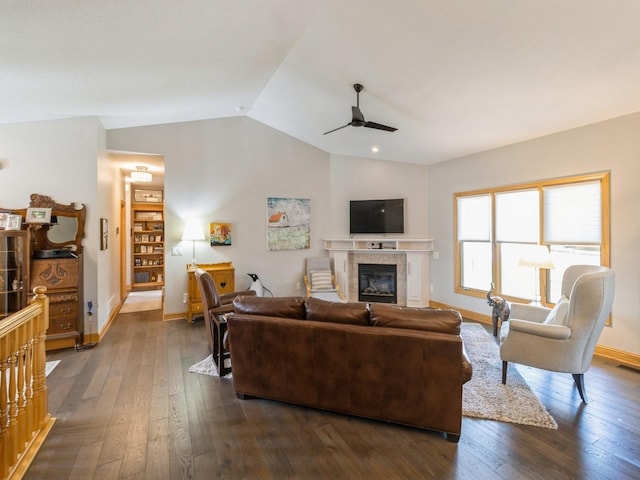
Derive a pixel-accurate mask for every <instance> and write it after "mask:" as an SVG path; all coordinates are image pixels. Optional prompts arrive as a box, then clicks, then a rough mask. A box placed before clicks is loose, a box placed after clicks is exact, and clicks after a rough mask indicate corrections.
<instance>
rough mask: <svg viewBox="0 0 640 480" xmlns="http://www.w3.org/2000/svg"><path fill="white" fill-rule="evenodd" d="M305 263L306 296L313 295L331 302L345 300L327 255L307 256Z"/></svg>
mask: <svg viewBox="0 0 640 480" xmlns="http://www.w3.org/2000/svg"><path fill="white" fill-rule="evenodd" d="M306 263H307V265H306V271H305V275H304V284H305V287H306V289H307V298H310V297H314V298H319V299H321V300H328V301H333V302H345V301H346V299H345V297H344V295H343V294H342V292H341V291H340V286H339V285H338V282H336V278H335V275H334V274H333V270H332V269H331V259H330V258H329V257H309V258H307V261H306Z"/></svg>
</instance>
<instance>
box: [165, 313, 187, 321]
mask: <svg viewBox="0 0 640 480" xmlns="http://www.w3.org/2000/svg"><path fill="white" fill-rule="evenodd" d="M162 320H163V321H165V322H168V321H171V320H184V321H185V322H186V321H187V312H183V313H165V314H164V315H163V316H162Z"/></svg>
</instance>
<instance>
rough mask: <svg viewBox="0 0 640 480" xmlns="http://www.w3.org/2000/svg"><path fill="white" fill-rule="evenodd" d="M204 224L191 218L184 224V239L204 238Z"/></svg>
mask: <svg viewBox="0 0 640 480" xmlns="http://www.w3.org/2000/svg"><path fill="white" fill-rule="evenodd" d="M204 239H205V237H204V230H203V229H202V225H200V223H199V222H198V221H196V220H189V221H188V222H187V223H186V225H185V226H184V232H183V233H182V240H204Z"/></svg>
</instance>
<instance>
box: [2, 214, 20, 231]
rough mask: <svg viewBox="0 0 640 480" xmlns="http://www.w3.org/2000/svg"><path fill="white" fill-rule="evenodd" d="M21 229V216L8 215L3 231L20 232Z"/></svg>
mask: <svg viewBox="0 0 640 480" xmlns="http://www.w3.org/2000/svg"><path fill="white" fill-rule="evenodd" d="M20 228H22V215H9V217H8V218H7V226H6V227H5V230H20Z"/></svg>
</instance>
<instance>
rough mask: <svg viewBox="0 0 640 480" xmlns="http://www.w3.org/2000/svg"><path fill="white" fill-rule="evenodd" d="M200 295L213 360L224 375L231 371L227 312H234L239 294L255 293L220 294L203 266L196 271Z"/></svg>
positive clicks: (248, 293) (249, 292)
mask: <svg viewBox="0 0 640 480" xmlns="http://www.w3.org/2000/svg"><path fill="white" fill-rule="evenodd" d="M195 276H196V281H197V283H198V288H199V289H200V297H201V299H202V312H203V313H204V324H205V327H206V330H207V336H208V341H209V348H210V349H211V352H212V353H213V361H214V362H215V364H216V367H217V368H218V375H220V376H221V377H224V376H225V375H226V374H227V373H229V372H231V365H230V360H229V362H225V360H227V359H230V358H231V357H230V354H229V351H228V350H226V349H225V348H224V336H225V334H226V332H227V321H226V319H225V317H224V315H225V314H226V313H231V312H233V303H232V302H233V299H234V298H236V297H237V296H238V295H255V294H256V292H254V291H253V290H243V291H240V292H232V293H225V294H223V295H220V294H219V293H218V289H217V288H216V283H215V282H214V281H213V277H212V276H211V274H210V273H209V272H207V271H205V270H202V269H201V268H197V269H196V272H195Z"/></svg>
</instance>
